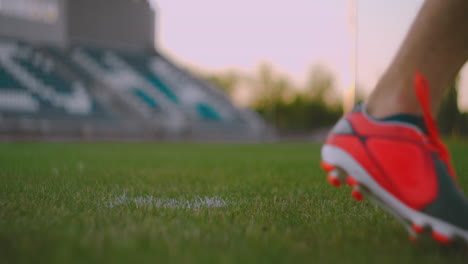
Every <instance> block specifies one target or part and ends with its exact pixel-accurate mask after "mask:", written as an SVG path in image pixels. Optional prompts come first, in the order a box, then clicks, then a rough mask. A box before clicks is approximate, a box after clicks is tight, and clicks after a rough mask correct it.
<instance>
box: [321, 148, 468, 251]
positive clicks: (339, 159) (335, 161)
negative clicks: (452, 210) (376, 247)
mask: <svg viewBox="0 0 468 264" xmlns="http://www.w3.org/2000/svg"><path fill="white" fill-rule="evenodd" d="M322 158H323V161H322V163H321V164H322V169H324V168H326V169H327V170H328V171H327V170H325V169H324V170H325V171H326V172H327V173H328V175H329V176H330V175H332V176H333V177H334V178H333V179H334V181H333V183H332V182H330V180H329V182H330V183H332V184H333V186H340V185H341V183H342V182H346V183H347V185H348V186H350V187H351V188H352V189H353V190H352V192H351V195H352V197H353V198H354V199H355V200H357V201H362V200H363V199H364V198H368V199H369V200H371V201H372V202H373V203H375V204H377V205H378V206H380V207H381V208H383V209H384V210H386V211H388V212H389V213H390V214H392V215H393V216H395V218H396V219H397V220H398V221H399V222H400V223H401V224H402V225H403V226H404V227H405V228H406V230H407V231H408V233H409V238H410V240H411V241H413V242H415V241H416V240H417V238H418V235H419V234H421V233H422V232H423V231H424V230H426V229H428V230H432V237H433V239H434V240H435V241H437V242H439V243H440V244H443V245H446V244H450V243H451V242H452V241H453V240H454V239H456V238H460V239H463V240H464V241H465V243H466V244H468V232H467V231H464V230H462V229H460V228H458V227H456V226H454V225H452V224H450V223H447V222H445V221H443V220H440V219H437V218H434V217H432V216H430V215H426V214H424V213H421V212H419V211H416V210H414V209H411V208H409V207H408V206H406V205H405V204H403V203H401V202H400V201H399V200H398V199H396V198H395V197H393V196H392V195H391V194H390V193H388V192H387V191H385V190H384V189H383V188H382V187H380V186H379V185H378V184H377V183H376V182H375V181H374V180H373V178H372V177H370V175H369V174H368V173H367V172H366V171H365V170H364V169H363V168H362V167H361V166H360V165H359V163H357V162H356V161H355V160H354V159H353V158H352V157H351V155H349V154H348V153H346V152H345V151H343V150H341V149H340V148H338V147H335V146H329V145H325V146H324V147H323V148H322ZM324 164H325V165H324ZM346 175H348V176H346ZM350 175H352V176H350ZM336 181H339V183H337V182H336Z"/></svg>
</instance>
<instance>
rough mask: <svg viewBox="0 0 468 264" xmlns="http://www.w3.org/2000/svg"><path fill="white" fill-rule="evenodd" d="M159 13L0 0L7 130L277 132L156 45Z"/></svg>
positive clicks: (107, 4)
mask: <svg viewBox="0 0 468 264" xmlns="http://www.w3.org/2000/svg"><path fill="white" fill-rule="evenodd" d="M156 15H157V14H155V12H154V9H153V8H151V5H150V4H149V3H148V2H146V1H138V0H79V1H78V0H0V136H1V137H2V138H12V139H16V138H39V139H54V138H65V139H67V138H72V139H99V138H103V139H105V138H132V139H133V138H135V139H195V140H198V139H201V140H230V139H232V140H249V141H250V140H254V141H255V140H265V139H268V138H270V134H271V133H270V132H269V129H267V127H266V126H265V124H264V123H263V121H262V120H261V119H260V118H259V117H258V116H257V115H256V114H255V113H254V112H252V111H251V110H245V109H239V108H237V107H235V106H234V105H233V104H232V103H231V101H230V100H229V98H228V97H226V96H225V95H224V94H223V93H221V92H220V91H219V89H216V88H215V87H213V86H212V85H211V84H209V83H207V82H205V81H204V80H202V79H200V78H198V77H196V76H194V75H193V74H191V73H190V72H189V71H187V70H186V69H183V68H182V67H180V66H178V65H176V64H175V63H173V62H172V61H171V60H170V59H168V58H167V57H166V56H164V54H162V53H161V52H159V50H158V49H157V47H156V45H155V17H156Z"/></svg>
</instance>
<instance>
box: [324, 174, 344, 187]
mask: <svg viewBox="0 0 468 264" xmlns="http://www.w3.org/2000/svg"><path fill="white" fill-rule="evenodd" d="M327 180H328V182H329V183H330V184H331V185H333V186H335V187H340V185H341V181H340V179H338V178H337V177H334V176H332V175H330V174H329V175H328V177H327Z"/></svg>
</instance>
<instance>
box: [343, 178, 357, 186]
mask: <svg viewBox="0 0 468 264" xmlns="http://www.w3.org/2000/svg"><path fill="white" fill-rule="evenodd" d="M346 183H347V184H348V185H349V186H351V187H354V186H356V185H358V182H357V181H356V180H355V179H354V178H353V177H351V176H349V175H348V177H346Z"/></svg>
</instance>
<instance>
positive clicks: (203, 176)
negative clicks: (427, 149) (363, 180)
mask: <svg viewBox="0 0 468 264" xmlns="http://www.w3.org/2000/svg"><path fill="white" fill-rule="evenodd" d="M450 149H451V150H452V151H453V159H454V163H455V167H456V169H457V171H458V174H459V178H460V184H461V186H462V188H463V189H464V191H465V192H467V191H468V143H463V142H462V143H460V142H457V143H456V144H450ZM319 152H320V146H319V145H317V144H309V143H301V144H300V143H288V144H286V143H285V144H238V145H234V144H194V143H11V144H1V145H0V263H19V262H26V263H39V262H43V263H69V262H80V263H103V262H112V263H120V262H132V263H141V262H144V263H340V264H343V263H359V264H362V263H400V264H402V263H428V264H429V263H466V262H467V260H468V249H467V247H466V246H464V245H459V244H457V245H454V246H450V247H444V246H440V245H439V244H437V243H436V242H433V241H432V240H431V239H429V237H428V236H427V237H425V238H423V239H421V240H420V241H419V242H418V243H415V244H413V243H411V242H409V241H408V238H407V234H406V232H405V230H404V228H403V227H402V226H400V224H399V223H398V222H397V220H395V219H394V218H393V217H391V216H390V215H388V214H387V213H385V212H383V211H382V210H380V209H379V208H377V207H375V206H374V205H373V204H371V203H370V202H368V201H364V202H362V203H357V202H355V201H354V200H353V199H352V198H351V196H350V192H351V190H350V189H349V188H347V187H341V188H340V189H336V188H333V187H331V186H330V185H329V184H328V183H327V182H326V180H325V175H324V173H323V172H322V171H321V170H320V169H319V166H318V164H319V161H320V158H319Z"/></svg>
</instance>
